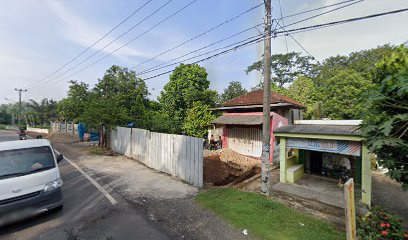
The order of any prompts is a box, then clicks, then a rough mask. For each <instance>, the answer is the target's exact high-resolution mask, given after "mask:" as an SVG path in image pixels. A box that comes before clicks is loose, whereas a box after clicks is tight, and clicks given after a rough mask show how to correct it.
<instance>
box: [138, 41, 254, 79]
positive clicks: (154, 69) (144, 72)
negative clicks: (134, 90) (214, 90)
mask: <svg viewBox="0 0 408 240" xmlns="http://www.w3.org/2000/svg"><path fill="white" fill-rule="evenodd" d="M260 36H261V34H258V35H255V36H252V37H249V38H247V39H244V40H241V41H239V42H235V43H233V44H230V45H227V46H224V47H220V48H217V49H214V50H211V51H208V52H205V53H202V54H199V55H196V56H193V57H190V58H187V59H183V60H182V61H179V62H175V63H170V64H167V65H165V66H161V67H156V68H152V69H149V70H146V71H143V72H141V73H139V74H138V75H139V76H140V75H144V74H147V73H150V72H155V71H157V70H160V69H163V68H166V67H170V66H174V65H177V64H180V63H183V62H185V61H189V60H192V59H195V58H198V57H201V56H204V55H208V54H210V53H213V52H218V51H220V50H222V49H226V48H231V47H233V46H235V45H240V44H241V43H245V42H247V41H249V40H252V39H254V38H258V39H259V37H260ZM179 58H181V57H179Z"/></svg>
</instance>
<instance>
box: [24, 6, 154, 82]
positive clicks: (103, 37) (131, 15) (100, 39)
mask: <svg viewBox="0 0 408 240" xmlns="http://www.w3.org/2000/svg"><path fill="white" fill-rule="evenodd" d="M152 1H153V0H149V1H147V2H145V3H144V4H143V5H142V6H140V7H139V8H138V9H136V10H135V11H133V12H132V13H131V14H130V15H129V16H127V17H126V18H125V19H123V20H122V21H121V22H120V23H119V24H117V25H116V26H115V27H113V28H112V29H111V30H109V31H108V32H107V33H105V34H104V35H103V36H102V37H100V38H99V39H98V40H96V41H95V42H94V43H92V44H91V45H90V46H89V47H87V48H85V49H84V50H83V51H82V52H81V53H79V54H78V55H77V56H75V57H74V58H73V59H71V60H69V61H68V62H66V63H65V64H64V65H62V66H61V67H60V68H58V69H57V70H55V71H54V72H52V73H51V74H49V75H47V76H45V77H43V78H42V79H40V80H39V81H37V82H35V83H32V84H29V85H27V87H29V86H32V85H33V84H38V83H39V82H41V81H43V80H45V79H47V78H49V77H51V76H53V75H54V74H56V73H57V72H59V71H60V70H61V69H63V68H64V67H66V66H68V65H69V64H70V63H72V62H73V61H75V60H76V59H78V58H79V57H80V56H82V55H83V54H84V53H86V52H87V51H88V50H89V49H91V48H92V47H93V46H95V45H96V44H98V43H99V42H100V41H102V40H103V39H105V38H106V37H107V36H108V35H109V34H111V33H112V32H113V31H115V30H116V29H117V28H118V27H120V26H121V25H122V24H124V23H125V22H127V21H128V20H129V19H130V18H132V17H133V16H134V15H135V14H136V13H138V12H139V11H140V10H141V9H142V8H144V7H145V6H146V5H147V4H149V3H150V2H152Z"/></svg>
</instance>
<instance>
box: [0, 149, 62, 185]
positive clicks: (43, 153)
mask: <svg viewBox="0 0 408 240" xmlns="http://www.w3.org/2000/svg"><path fill="white" fill-rule="evenodd" d="M51 168H55V162H54V156H53V154H52V150H51V148H50V147H35V148H24V149H13V150H7V151H0V179H4V178H12V177H18V176H23V175H27V174H32V173H35V172H40V171H45V170H47V169H51Z"/></svg>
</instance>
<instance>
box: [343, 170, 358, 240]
mask: <svg viewBox="0 0 408 240" xmlns="http://www.w3.org/2000/svg"><path fill="white" fill-rule="evenodd" d="M344 203H345V208H344V210H345V216H346V233H347V240H356V239H357V237H356V210H355V200H354V180H353V179H352V178H350V179H349V180H348V181H347V182H346V183H345V184H344Z"/></svg>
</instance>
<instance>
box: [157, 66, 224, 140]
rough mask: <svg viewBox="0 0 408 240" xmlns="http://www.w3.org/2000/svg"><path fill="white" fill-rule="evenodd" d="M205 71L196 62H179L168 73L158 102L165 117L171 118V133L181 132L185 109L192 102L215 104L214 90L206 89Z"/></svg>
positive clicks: (207, 83)
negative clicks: (179, 63)
mask: <svg viewBox="0 0 408 240" xmlns="http://www.w3.org/2000/svg"><path fill="white" fill-rule="evenodd" d="M207 75H208V74H207V71H206V70H205V68H204V67H201V66H199V65H197V64H181V65H180V66H178V67H176V69H175V70H174V72H173V73H172V74H171V75H170V81H169V82H168V83H167V84H166V85H165V86H164V89H163V91H162V92H161V94H160V97H159V102H160V104H161V105H162V109H163V112H164V114H165V115H166V117H168V118H172V120H173V121H172V122H173V123H174V125H173V130H174V132H173V133H181V132H182V129H183V125H184V121H185V118H186V116H187V110H188V109H189V108H191V107H192V104H193V103H194V102H202V104H205V105H209V106H215V104H216V103H215V96H216V92H214V91H212V90H210V89H208V88H209V86H210V81H209V80H208V79H207Z"/></svg>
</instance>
